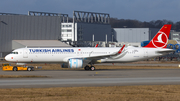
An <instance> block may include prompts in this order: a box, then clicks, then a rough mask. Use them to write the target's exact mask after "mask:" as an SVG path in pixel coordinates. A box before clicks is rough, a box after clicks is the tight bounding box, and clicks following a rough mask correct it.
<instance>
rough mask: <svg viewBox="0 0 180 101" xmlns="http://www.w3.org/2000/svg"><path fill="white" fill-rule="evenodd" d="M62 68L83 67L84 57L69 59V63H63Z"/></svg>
mask: <svg viewBox="0 0 180 101" xmlns="http://www.w3.org/2000/svg"><path fill="white" fill-rule="evenodd" d="M61 67H62V68H83V60H82V59H69V61H68V63H63V64H62V66H61Z"/></svg>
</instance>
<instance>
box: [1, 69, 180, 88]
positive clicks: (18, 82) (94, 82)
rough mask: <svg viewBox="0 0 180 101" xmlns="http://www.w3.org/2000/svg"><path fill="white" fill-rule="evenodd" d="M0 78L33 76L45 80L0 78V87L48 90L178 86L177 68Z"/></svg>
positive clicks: (73, 72)
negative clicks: (90, 87)
mask: <svg viewBox="0 0 180 101" xmlns="http://www.w3.org/2000/svg"><path fill="white" fill-rule="evenodd" d="M0 74H1V75H35V76H47V78H1V79H0V88H49V87H82V86H83V87H87V86H127V85H179V84H180V69H179V68H177V69H116V70H96V71H84V70H57V71H55V70H52V71H46V70H37V71H31V72H28V71H2V70H0Z"/></svg>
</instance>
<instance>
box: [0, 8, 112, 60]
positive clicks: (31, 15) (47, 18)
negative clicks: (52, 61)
mask: <svg viewBox="0 0 180 101" xmlns="http://www.w3.org/2000/svg"><path fill="white" fill-rule="evenodd" d="M109 18H110V15H109V14H107V13H94V12H84V11H73V18H72V19H69V17H68V15H67V14H61V13H48V12H36V11H29V12H28V15H22V14H11V13H0V47H1V48H0V57H4V56H5V55H6V54H8V53H9V52H11V51H12V50H13V49H15V48H20V47H24V46H27V47H28V46H34V44H32V43H33V42H37V40H41V41H43V40H44V41H43V42H44V45H42V44H40V43H42V42H37V44H36V46H38V45H39V46H41V47H50V46H53V45H47V44H46V43H47V42H48V40H53V41H56V45H58V47H62V46H63V47H64V46H66V45H65V44H64V43H62V42H61V41H73V42H77V41H81V42H83V41H92V40H94V41H105V40H106V41H110V40H111V38H109V37H110V36H111V26H110V24H109ZM93 38H94V39H93ZM17 40H18V41H17ZM20 40H23V41H24V42H23V43H27V44H26V45H25V44H22V43H19V42H20ZM25 40H27V41H25ZM28 40H31V41H28ZM45 40H46V41H45ZM58 42H59V43H58ZM52 43H53V42H52ZM56 47H57V46H56Z"/></svg>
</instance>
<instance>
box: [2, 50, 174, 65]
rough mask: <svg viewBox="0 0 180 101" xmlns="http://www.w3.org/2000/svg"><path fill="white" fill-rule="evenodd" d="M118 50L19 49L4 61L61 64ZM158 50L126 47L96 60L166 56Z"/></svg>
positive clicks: (142, 58)
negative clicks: (115, 54) (117, 53)
mask: <svg viewBox="0 0 180 101" xmlns="http://www.w3.org/2000/svg"><path fill="white" fill-rule="evenodd" d="M119 49H120V48H119V47H118V48H101V47H97V48H94V47H93V48H87V47H71V48H20V49H16V50H14V51H13V52H12V53H11V54H8V55H7V56H6V57H5V59H6V60H7V61H11V62H17V63H30V62H32V63H52V62H53V63H63V62H68V60H69V59H72V58H81V59H84V58H89V57H91V58H92V57H97V56H106V55H109V54H113V53H116V52H118V51H119ZM159 50H171V49H158V48H138V47H126V48H125V49H124V51H123V53H122V54H119V55H117V56H112V57H111V56H110V57H103V58H100V59H98V60H101V62H103V63H104V62H111V63H115V62H133V61H139V60H145V59H148V58H153V57H158V56H162V55H166V54H168V53H165V54H162V53H158V52H157V51H159Z"/></svg>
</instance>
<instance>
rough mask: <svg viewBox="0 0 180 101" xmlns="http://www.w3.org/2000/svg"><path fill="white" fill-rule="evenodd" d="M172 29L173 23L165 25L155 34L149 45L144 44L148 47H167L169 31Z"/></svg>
mask: <svg viewBox="0 0 180 101" xmlns="http://www.w3.org/2000/svg"><path fill="white" fill-rule="evenodd" d="M170 30H171V25H169V24H166V25H164V26H163V27H162V28H161V29H160V30H159V32H158V33H157V34H156V35H155V36H154V38H153V39H152V40H151V41H150V42H149V44H148V45H146V46H144V47H146V48H166V46H167V43H168V39H169V33H170Z"/></svg>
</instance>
